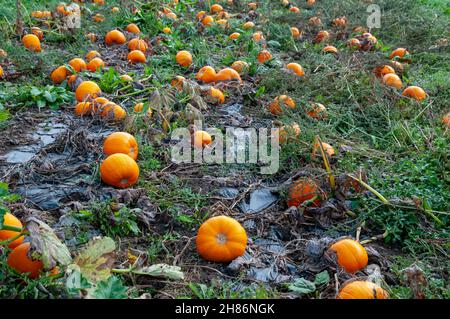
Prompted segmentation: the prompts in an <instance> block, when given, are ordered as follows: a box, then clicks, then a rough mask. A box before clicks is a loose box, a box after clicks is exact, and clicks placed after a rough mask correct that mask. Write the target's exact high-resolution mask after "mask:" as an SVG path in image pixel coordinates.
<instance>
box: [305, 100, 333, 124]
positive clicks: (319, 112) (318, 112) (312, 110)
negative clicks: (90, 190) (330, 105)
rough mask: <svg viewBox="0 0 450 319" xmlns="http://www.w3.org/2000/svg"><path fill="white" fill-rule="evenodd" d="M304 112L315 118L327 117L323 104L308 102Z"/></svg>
mask: <svg viewBox="0 0 450 319" xmlns="http://www.w3.org/2000/svg"><path fill="white" fill-rule="evenodd" d="M306 114H307V115H308V116H309V117H312V118H314V119H316V120H323V119H326V118H327V117H328V114H327V109H326V107H325V106H324V105H323V104H320V103H314V102H312V103H310V105H309V109H308V110H307V111H306Z"/></svg>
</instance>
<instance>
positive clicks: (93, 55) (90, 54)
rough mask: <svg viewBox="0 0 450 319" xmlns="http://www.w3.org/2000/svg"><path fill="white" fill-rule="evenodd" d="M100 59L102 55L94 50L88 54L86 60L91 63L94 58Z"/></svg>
mask: <svg viewBox="0 0 450 319" xmlns="http://www.w3.org/2000/svg"><path fill="white" fill-rule="evenodd" d="M99 57H101V55H100V53H98V52H97V51H95V50H92V51H89V52H88V53H87V54H86V57H85V58H86V60H87V61H88V62H89V61H91V60H92V59H93V58H99Z"/></svg>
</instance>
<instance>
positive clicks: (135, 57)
mask: <svg viewBox="0 0 450 319" xmlns="http://www.w3.org/2000/svg"><path fill="white" fill-rule="evenodd" d="M128 62H130V63H133V64H134V63H145V62H147V58H146V57H145V55H144V53H143V52H142V51H139V50H134V51H131V52H130V53H128Z"/></svg>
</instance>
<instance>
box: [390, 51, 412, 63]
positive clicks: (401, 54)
mask: <svg viewBox="0 0 450 319" xmlns="http://www.w3.org/2000/svg"><path fill="white" fill-rule="evenodd" d="M409 55H410V54H409V52H408V50H406V49H405V48H397V49H395V50H394V51H392V53H391V54H390V55H389V59H391V60H392V59H395V58H397V59H398V60H400V61H405V62H410V61H411V59H408V58H407V56H409Z"/></svg>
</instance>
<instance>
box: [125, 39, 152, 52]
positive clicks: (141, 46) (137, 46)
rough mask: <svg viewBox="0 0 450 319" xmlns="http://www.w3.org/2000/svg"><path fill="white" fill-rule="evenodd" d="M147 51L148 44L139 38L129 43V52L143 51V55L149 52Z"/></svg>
mask: <svg viewBox="0 0 450 319" xmlns="http://www.w3.org/2000/svg"><path fill="white" fill-rule="evenodd" d="M147 49H148V45H147V43H146V42H145V41H144V40H141V39H139V38H134V39H131V40H130V41H129V42H128V50H130V51H134V50H139V51H142V53H145V52H147Z"/></svg>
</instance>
